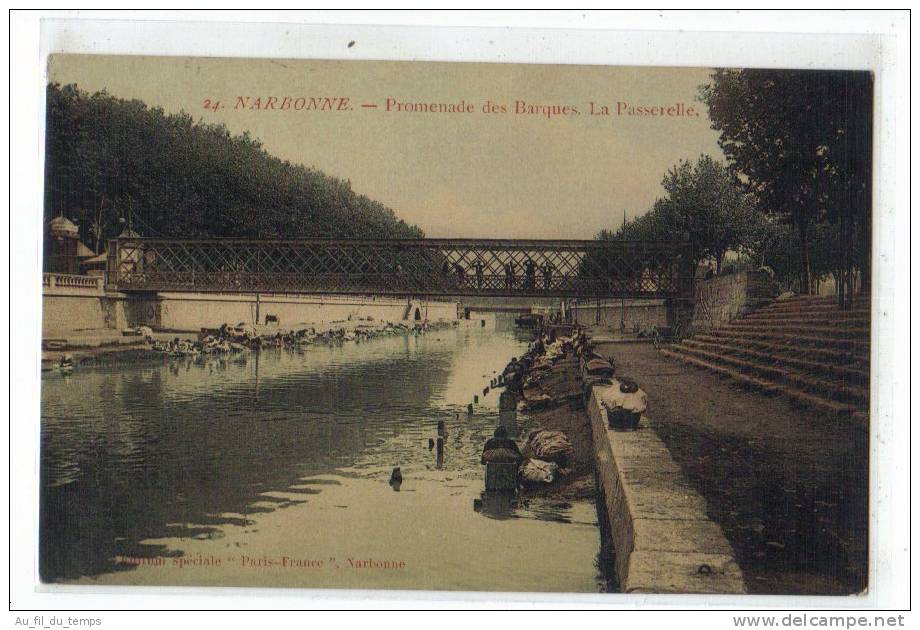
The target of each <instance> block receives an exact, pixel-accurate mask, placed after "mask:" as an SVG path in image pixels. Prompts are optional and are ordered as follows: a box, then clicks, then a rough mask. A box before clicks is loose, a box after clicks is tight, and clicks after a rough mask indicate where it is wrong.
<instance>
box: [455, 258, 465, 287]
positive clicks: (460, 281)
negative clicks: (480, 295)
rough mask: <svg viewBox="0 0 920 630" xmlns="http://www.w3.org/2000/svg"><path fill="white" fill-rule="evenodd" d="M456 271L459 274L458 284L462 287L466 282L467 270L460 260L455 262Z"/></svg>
mask: <svg viewBox="0 0 920 630" xmlns="http://www.w3.org/2000/svg"><path fill="white" fill-rule="evenodd" d="M454 273H456V274H457V286H458V287H462V286H463V285H464V284H466V272H465V271H464V270H463V265H461V264H460V263H459V262H455V263H454Z"/></svg>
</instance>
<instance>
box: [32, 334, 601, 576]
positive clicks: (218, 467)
mask: <svg viewBox="0 0 920 630" xmlns="http://www.w3.org/2000/svg"><path fill="white" fill-rule="evenodd" d="M525 346H526V344H525V342H524V341H523V340H522V339H517V338H515V337H514V336H513V335H512V334H511V333H500V332H494V331H484V330H446V331H434V332H430V333H428V334H427V335H424V336H421V337H391V338H384V339H377V340H372V341H369V342H366V343H363V344H360V345H355V344H347V345H344V346H341V347H311V348H309V349H306V350H305V351H303V352H289V351H282V350H267V351H262V352H261V353H260V354H248V355H246V356H243V357H239V358H236V359H231V360H226V361H221V360H217V359H210V360H198V361H193V360H184V359H183V360H166V361H164V362H163V363H156V364H146V365H119V366H117V367H108V368H90V369H78V370H77V371H76V372H75V373H74V374H72V375H70V376H63V375H61V374H59V373H57V372H50V373H46V374H44V375H43V380H42V427H41V439H42V457H41V473H42V479H41V483H42V497H41V502H42V506H41V508H42V509H41V544H40V561H39V564H40V571H41V574H42V577H43V579H45V580H49V581H78V582H88V583H115V584H174V585H184V584H189V585H208V584H213V585H250V586H298V587H342V588H402V589H405V588H411V589H462V590H507V591H528V590H541V591H586V592H596V591H597V590H599V589H600V588H601V585H602V579H601V577H600V576H599V573H598V569H597V554H598V547H599V534H598V529H597V515H596V511H595V507H594V504H593V503H591V502H587V501H578V502H570V503H566V502H559V501H552V500H537V499H534V500H531V501H530V502H529V503H528V504H527V505H508V504H504V503H502V502H501V501H498V502H496V501H492V500H489V499H488V498H487V500H486V501H484V503H483V505H482V508H481V509H479V510H474V508H473V505H474V500H476V499H481V493H482V490H483V468H482V466H480V465H479V455H480V452H481V448H482V444H483V443H484V442H485V440H486V439H487V438H488V437H489V436H490V435H491V432H492V431H493V429H494V428H495V426H496V423H497V422H498V413H497V393H490V394H489V395H487V396H483V394H482V389H483V388H484V387H485V386H486V385H488V383H489V380H490V379H491V378H492V377H493V375H494V373H495V371H500V370H501V369H502V367H503V366H504V365H505V363H507V361H508V360H509V359H510V357H511V356H516V355H519V354H520V353H521V352H522V351H523V349H524V348H525ZM474 394H478V395H479V396H480V402H479V404H478V405H477V406H476V412H475V414H474V415H473V416H472V417H468V416H467V413H466V405H467V404H468V403H469V402H471V401H472V397H473V395H474ZM439 420H443V421H444V422H445V424H446V427H447V430H448V436H447V438H446V440H445V448H444V456H443V459H442V460H440V461H439V460H438V458H437V455H436V449H435V450H430V449H429V439H434V438H436V437H437V429H436V427H437V422H438V421H439ZM518 424H519V425H520V426H519V427H518V428H519V429H520V430H521V431H526V430H527V429H528V428H529V426H530V425H529V422H528V420H527V419H526V418H524V417H518ZM511 428H512V429H514V428H515V427H511ZM394 466H399V467H400V468H401V472H402V477H403V483H402V485H401V486H400V487H399V490H398V491H395V490H394V489H393V488H392V487H391V485H390V484H389V483H388V482H389V480H390V474H391V471H392V469H393V467H394Z"/></svg>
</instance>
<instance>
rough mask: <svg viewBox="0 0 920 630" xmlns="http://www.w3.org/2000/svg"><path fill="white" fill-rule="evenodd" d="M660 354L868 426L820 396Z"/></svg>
mask: <svg viewBox="0 0 920 630" xmlns="http://www.w3.org/2000/svg"><path fill="white" fill-rule="evenodd" d="M661 353H662V354H663V355H665V356H666V357H670V358H673V359H677V360H679V361H682V362H684V363H686V364H688V365H692V366H694V367H698V368H701V369H705V370H709V371H710V372H713V373H715V374H717V375H719V376H722V377H726V378H730V379H732V380H733V381H736V382H739V383H742V384H744V385H746V386H748V387H751V388H753V389H756V390H758V391H761V392H763V393H765V394H768V395H781V396H784V397H785V398H787V399H788V400H790V401H791V402H793V403H795V404H799V405H802V406H804V407H807V408H809V409H813V410H815V411H818V412H820V413H828V414H831V415H835V416H839V417H844V418H849V419H851V420H852V421H854V422H856V423H859V424H860V425H862V426H866V425H867V424H868V421H869V417H868V414H867V413H866V412H865V411H862V410H857V409H854V408H853V407H851V406H850V405H844V404H842V403H838V402H835V401H832V400H826V399H824V398H821V397H820V396H815V395H813V394H809V393H808V392H804V391H802V390H799V389H796V388H794V387H788V386H782V385H777V384H776V383H772V382H770V381H767V380H764V379H760V378H756V377H753V376H749V375H747V374H744V373H742V372H738V371H737V370H733V369H731V368H728V367H724V366H721V365H716V364H714V363H710V362H708V361H703V360H701V359H696V358H694V357H691V356H688V355H685V354H681V353H680V352H672V351H670V350H668V349H666V348H662V349H661Z"/></svg>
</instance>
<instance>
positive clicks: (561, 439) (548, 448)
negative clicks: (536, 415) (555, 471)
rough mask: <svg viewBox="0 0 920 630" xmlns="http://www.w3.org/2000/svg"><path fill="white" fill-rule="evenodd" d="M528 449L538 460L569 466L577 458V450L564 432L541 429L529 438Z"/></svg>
mask: <svg viewBox="0 0 920 630" xmlns="http://www.w3.org/2000/svg"><path fill="white" fill-rule="evenodd" d="M527 447H528V448H529V449H530V452H532V453H533V454H534V456H535V457H536V458H537V459H542V460H544V461H548V462H555V463H557V464H559V465H560V466H566V465H568V464H569V463H570V462H571V461H572V460H573V459H574V458H575V449H574V448H572V443H571V442H569V438H567V437H566V435H565V433H563V432H562V431H549V430H547V429H540V430H537V431H534V432H532V433H531V434H530V436H529V437H528V438H527Z"/></svg>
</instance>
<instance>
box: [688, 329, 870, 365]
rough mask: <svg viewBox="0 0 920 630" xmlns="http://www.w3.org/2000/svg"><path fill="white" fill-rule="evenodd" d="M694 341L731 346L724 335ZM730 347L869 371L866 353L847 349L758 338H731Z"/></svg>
mask: <svg viewBox="0 0 920 630" xmlns="http://www.w3.org/2000/svg"><path fill="white" fill-rule="evenodd" d="M692 339H693V340H694V341H702V342H706V343H711V344H717V345H722V346H729V344H726V343H725V342H726V339H725V338H724V337H713V336H712V335H708V334H697V335H694V336H693V337H692ZM730 347H733V348H736V349H738V350H751V351H757V352H764V353H767V354H775V355H779V356H783V357H792V358H795V359H802V360H814V361H819V362H821V361H826V362H833V363H836V364H838V365H840V366H849V367H853V368H854V369H857V370H860V371H865V372H868V371H869V357H868V356H867V355H864V354H854V353H852V352H847V351H845V350H834V349H832V348H820V347H809V346H806V347H797V346H794V345H788V344H775V343H770V342H769V341H761V340H757V339H737V340H731V344H730Z"/></svg>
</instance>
